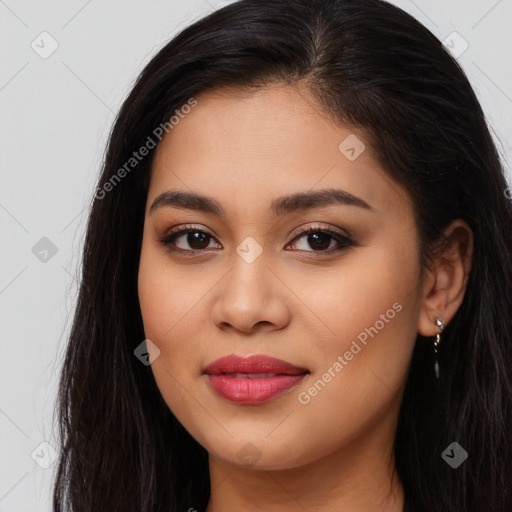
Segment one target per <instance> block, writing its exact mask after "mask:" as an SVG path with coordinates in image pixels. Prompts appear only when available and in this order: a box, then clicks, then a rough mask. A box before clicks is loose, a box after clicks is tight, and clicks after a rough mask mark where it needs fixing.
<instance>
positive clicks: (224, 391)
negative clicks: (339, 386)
mask: <svg viewBox="0 0 512 512" xmlns="http://www.w3.org/2000/svg"><path fill="white" fill-rule="evenodd" d="M203 371H204V373H205V374H206V375H207V378H208V382H209V384H210V387H211V388H212V389H213V391H215V392H216V393H217V394H218V395H220V396H221V397H223V398H225V399H226V400H229V401H231V402H235V403H245V404H259V403H263V402H267V401H268V400H271V399H272V398H275V397H277V396H279V395H281V394H282V393H284V392H285V391H287V390H289V389H291V388H292V387H294V386H296V385H297V384H298V383H299V382H300V381H301V380H302V379H303V378H304V377H305V376H306V375H308V374H309V371H308V370H307V369H305V368H299V367H298V366H295V365H293V364H291V363H288V362H287V361H283V360H282V359H277V358H275V357H270V356H267V355H253V356H249V357H242V356H236V355H230V356H225V357H221V358H220V359H216V360H215V361H213V363H210V364H209V365H208V366H206V367H205V368H204V370H203ZM233 374H237V375H233ZM243 374H245V375H247V376H246V377H245V376H243ZM257 374H265V375H264V376H262V377H258V375H257ZM268 374H275V375H274V376H268ZM249 375H250V376H249Z"/></svg>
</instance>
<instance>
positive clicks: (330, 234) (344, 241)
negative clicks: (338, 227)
mask: <svg viewBox="0 0 512 512" xmlns="http://www.w3.org/2000/svg"><path fill="white" fill-rule="evenodd" d="M299 233H300V236H297V237H295V238H294V241H295V240H301V239H302V238H305V240H304V243H303V246H306V247H307V246H309V247H311V248H313V251H308V250H307V249H300V248H299V250H303V251H306V252H316V253H321V254H330V253H333V252H337V251H339V250H341V249H344V248H346V247H350V246H353V245H355V242H354V241H353V240H352V239H351V238H350V237H348V236H347V235H344V234H341V233H338V232H336V231H332V230H330V229H324V228H315V227H308V228H303V229H301V230H300V231H299ZM333 241H334V242H337V243H338V246H337V247H336V244H335V247H334V249H333V248H332V247H331V243H332V242H333ZM296 243H297V242H295V244H296ZM330 247H331V248H330ZM329 248H330V250H327V249H329Z"/></svg>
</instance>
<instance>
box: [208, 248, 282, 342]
mask: <svg viewBox="0 0 512 512" xmlns="http://www.w3.org/2000/svg"><path fill="white" fill-rule="evenodd" d="M235 260H236V261H235V262H234V265H233V267H232V269H231V270H230V271H229V272H228V273H227V275H226V276H225V278H224V279H223V280H222V281H221V283H219V286H218V287H216V292H217V296H216V297H215V304H214V307H213V310H212V319H213V322H214V323H215V325H216V326H217V327H218V328H219V329H222V330H226V331H228V330H233V331H237V332H243V333H245V334H251V333H255V332H271V331H274V330H279V329H283V328H284V327H286V325H287V324H288V323H289V321H290V310H289V306H288V302H287V300H286V299H287V296H286V293H287V291H288V288H287V287H286V286H285V285H284V284H283V283H282V281H281V280H280V279H279V278H278V276H276V272H275V271H274V270H271V269H270V268H269V267H268V265H267V262H266V260H265V259H264V258H262V257H260V258H258V259H256V261H254V262H252V263H247V262H246V261H244V260H243V259H242V258H239V257H237V258H235ZM288 293H290V292H289V291H288Z"/></svg>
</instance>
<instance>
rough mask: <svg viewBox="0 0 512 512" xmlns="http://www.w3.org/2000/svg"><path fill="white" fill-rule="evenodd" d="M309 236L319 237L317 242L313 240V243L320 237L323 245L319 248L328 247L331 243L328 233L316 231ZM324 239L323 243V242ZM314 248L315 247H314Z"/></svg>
mask: <svg viewBox="0 0 512 512" xmlns="http://www.w3.org/2000/svg"><path fill="white" fill-rule="evenodd" d="M309 238H314V239H317V240H316V242H313V243H317V242H318V238H320V244H321V247H317V248H319V249H326V248H327V247H329V244H330V241H329V236H328V235H326V234H325V233H315V234H312V235H309ZM322 239H323V240H324V243H323V244H322V243H321V242H322ZM325 242H327V243H325ZM313 249H314V247H313Z"/></svg>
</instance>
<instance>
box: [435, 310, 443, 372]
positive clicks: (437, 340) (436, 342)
mask: <svg viewBox="0 0 512 512" xmlns="http://www.w3.org/2000/svg"><path fill="white" fill-rule="evenodd" d="M436 325H437V326H438V327H440V328H441V332H443V329H444V322H443V321H442V320H440V319H439V318H437V317H436ZM441 332H438V333H437V334H436V339H435V340H434V354H435V357H436V362H435V364H434V371H435V374H436V379H438V380H439V362H438V361H437V347H439V344H440V343H441Z"/></svg>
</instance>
